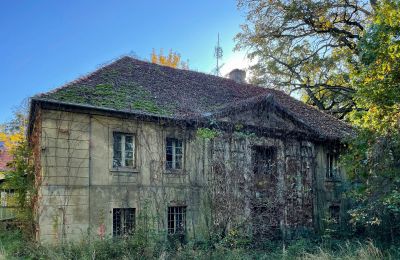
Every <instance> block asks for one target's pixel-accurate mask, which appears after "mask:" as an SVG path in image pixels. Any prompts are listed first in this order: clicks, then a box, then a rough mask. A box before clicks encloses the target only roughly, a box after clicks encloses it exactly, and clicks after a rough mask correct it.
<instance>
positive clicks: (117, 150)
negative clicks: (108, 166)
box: [113, 132, 135, 168]
mask: <svg viewBox="0 0 400 260" xmlns="http://www.w3.org/2000/svg"><path fill="white" fill-rule="evenodd" d="M134 162H135V138H134V135H132V134H124V133H119V132H114V133H113V167H114V168H117V167H134Z"/></svg>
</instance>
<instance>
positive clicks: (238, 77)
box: [227, 69, 246, 83]
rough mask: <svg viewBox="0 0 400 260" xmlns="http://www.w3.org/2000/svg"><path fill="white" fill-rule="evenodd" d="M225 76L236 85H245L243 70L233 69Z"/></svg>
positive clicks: (244, 72)
mask: <svg viewBox="0 0 400 260" xmlns="http://www.w3.org/2000/svg"><path fill="white" fill-rule="evenodd" d="M227 76H228V78H230V79H232V80H234V81H236V82H237V83H246V71H244V70H240V69H234V70H232V71H231V72H229V74H228V75H227Z"/></svg>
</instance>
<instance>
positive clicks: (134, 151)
mask: <svg viewBox="0 0 400 260" xmlns="http://www.w3.org/2000/svg"><path fill="white" fill-rule="evenodd" d="M116 134H119V135H121V166H115V165H114V154H115V147H114V143H115V140H114V138H115V135H116ZM127 136H131V137H132V166H126V165H125V163H126V154H125V146H126V141H125V139H126V137H127ZM112 147H113V153H112V167H113V168H114V169H115V168H135V167H136V136H135V134H132V133H124V132H118V131H114V132H113V136H112Z"/></svg>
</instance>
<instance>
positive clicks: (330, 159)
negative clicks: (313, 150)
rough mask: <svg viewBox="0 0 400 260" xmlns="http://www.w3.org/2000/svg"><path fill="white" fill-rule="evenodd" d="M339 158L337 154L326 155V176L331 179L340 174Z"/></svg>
mask: <svg viewBox="0 0 400 260" xmlns="http://www.w3.org/2000/svg"><path fill="white" fill-rule="evenodd" d="M337 161H338V158H337V155H336V154H332V153H328V154H327V155H326V164H327V167H326V177H327V178H329V179H331V178H334V177H337V176H338V174H339V172H338V171H339V167H338V163H337Z"/></svg>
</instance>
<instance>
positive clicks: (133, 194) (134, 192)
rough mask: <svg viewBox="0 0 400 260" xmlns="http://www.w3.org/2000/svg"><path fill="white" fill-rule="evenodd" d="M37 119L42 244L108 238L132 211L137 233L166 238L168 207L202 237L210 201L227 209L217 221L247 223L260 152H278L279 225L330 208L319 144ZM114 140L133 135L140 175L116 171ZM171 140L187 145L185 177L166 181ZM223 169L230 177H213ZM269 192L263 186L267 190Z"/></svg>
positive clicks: (46, 113)
mask: <svg viewBox="0 0 400 260" xmlns="http://www.w3.org/2000/svg"><path fill="white" fill-rule="evenodd" d="M41 120H42V130H41V131H42V135H41V136H42V137H41V175H42V176H43V178H42V181H41V185H40V194H39V204H38V205H39V207H38V217H39V218H38V226H39V236H38V237H39V239H40V241H42V242H45V243H47V242H57V241H60V240H61V239H64V238H66V239H68V240H79V239H82V238H83V237H84V236H86V235H88V234H90V235H91V236H101V233H103V232H104V234H105V235H107V236H111V235H112V209H113V208H135V209H136V217H137V221H136V226H137V227H138V225H142V224H143V223H142V222H141V221H142V220H143V219H145V220H146V225H149V226H151V227H152V228H153V229H154V230H157V231H161V232H164V231H165V229H166V225H167V223H166V220H167V217H166V213H167V207H168V206H169V205H185V206H187V223H186V226H187V233H188V236H189V237H193V236H196V237H197V238H201V237H205V236H207V234H206V233H207V230H208V228H207V226H208V225H207V222H208V221H209V219H208V218H209V217H210V210H209V209H208V208H207V207H209V206H210V204H207V203H205V202H207V201H209V199H210V198H211V199H213V200H214V202H220V203H222V204H220V206H221V207H219V208H218V209H217V211H216V212H214V213H215V214H214V216H213V217H214V218H218V217H219V219H217V221H220V222H221V223H227V222H229V221H230V222H229V225H231V224H232V223H233V220H235V221H237V222H242V223H251V210H252V203H253V201H254V200H256V199H257V198H256V196H257V195H256V192H255V189H254V187H255V183H256V182H257V181H260V180H256V178H254V176H253V175H254V174H253V158H252V149H253V148H252V147H253V146H254V145H261V146H274V147H276V148H277V182H276V183H274V188H273V189H275V190H276V193H275V196H276V197H274V200H276V201H278V202H279V204H278V206H279V207H278V208H279V211H278V213H279V214H277V216H276V217H277V220H276V222H277V223H279V225H280V226H287V227H295V228H297V227H300V226H305V227H312V226H313V224H316V223H317V225H319V224H318V223H319V220H318V219H319V218H321V216H322V214H323V213H321V212H319V209H320V208H322V207H323V205H324V203H325V202H326V201H327V200H328V195H327V194H325V192H326V191H327V190H328V188H326V182H325V180H324V179H323V178H322V177H321V176H322V175H323V176H325V173H324V169H323V168H324V166H323V165H324V163H326V162H325V161H324V160H325V159H324V158H325V157H324V153H325V152H326V151H325V150H324V148H323V145H322V144H318V145H317V144H314V143H312V142H309V141H304V140H294V139H290V138H288V139H285V140H281V139H276V138H264V137H254V136H246V135H240V136H235V135H230V136H229V137H228V136H226V135H224V136H222V137H218V138H216V139H214V140H208V139H204V138H201V137H199V136H197V135H196V130H194V129H186V128H184V127H178V126H175V127H171V126H164V125H162V124H159V123H150V122H144V121H136V120H128V119H117V118H111V117H105V116H98V115H89V114H77V113H70V112H60V111H52V110H43V111H42V117H41ZM114 131H117V132H125V133H132V134H134V136H135V144H136V146H135V154H136V157H135V158H136V161H135V168H134V169H129V170H116V169H113V167H112V154H113V151H112V149H113V145H112V144H113V140H112V138H113V137H112V136H113V132H114ZM166 137H176V138H180V139H182V140H183V153H184V156H183V169H182V170H181V171H179V172H178V173H166V169H165V138H166ZM218 163H223V165H224V173H223V174H222V175H221V174H220V175H218V176H217V177H215V176H216V175H215V173H216V172H215V169H216V165H217V164H218ZM235 176H236V177H237V178H236V177H235ZM218 178H220V179H218ZM218 185H219V186H218ZM314 185H316V186H314ZM264 186H265V183H264ZM264 186H263V185H262V184H261V186H257V187H258V188H260V187H261V188H263V189H269V188H270V187H268V186H265V187H264ZM217 188H220V189H217ZM210 192H211V193H212V196H210ZM218 192H219V193H218ZM313 194H315V195H313ZM225 198H226V200H225ZM228 200H229V201H228ZM227 214H228V215H227ZM229 214H231V217H230V218H229V219H226V217H227V216H229ZM140 216H142V218H140ZM313 218H314V221H313ZM315 219H317V220H315ZM246 221H247V222H246ZM143 225H144V224H143ZM221 225H222V224H221ZM165 233H166V232H165Z"/></svg>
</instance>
